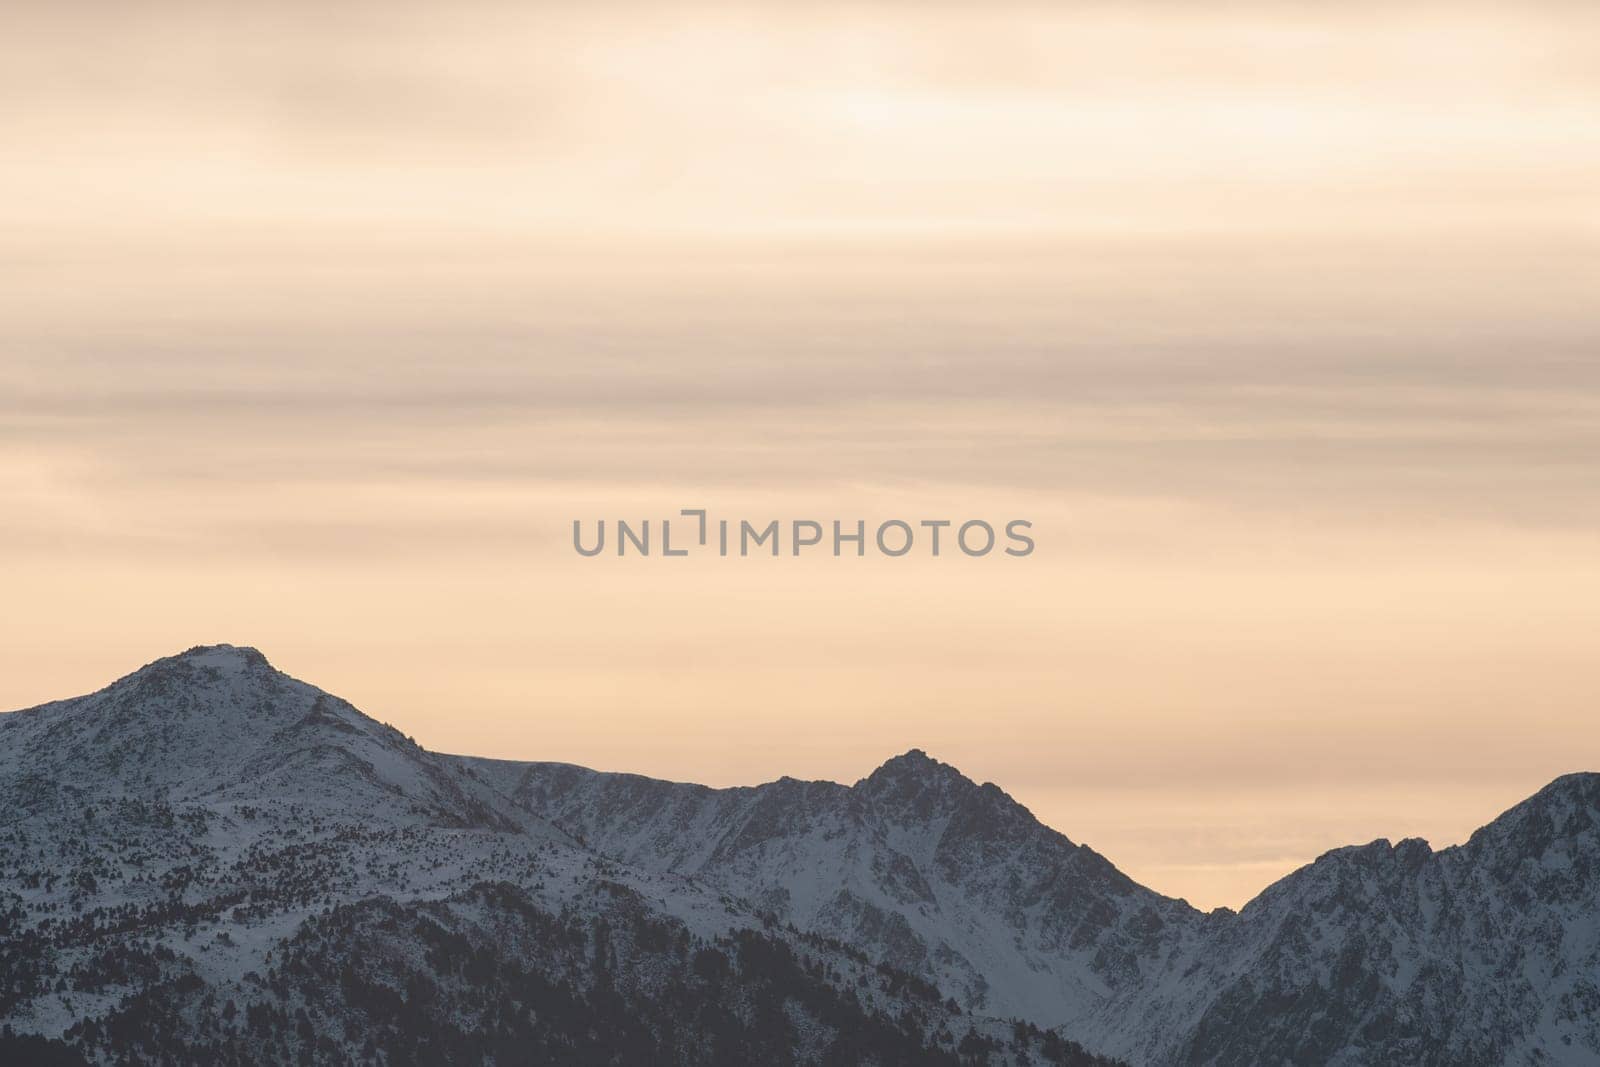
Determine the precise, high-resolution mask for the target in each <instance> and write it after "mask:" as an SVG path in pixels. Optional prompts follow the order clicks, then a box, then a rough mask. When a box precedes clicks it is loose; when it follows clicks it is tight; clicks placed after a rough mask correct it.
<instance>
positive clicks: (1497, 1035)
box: [482, 751, 1600, 1064]
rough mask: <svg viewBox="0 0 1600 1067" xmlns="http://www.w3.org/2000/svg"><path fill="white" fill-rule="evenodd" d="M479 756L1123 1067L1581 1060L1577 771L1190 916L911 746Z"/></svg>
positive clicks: (1591, 806) (1596, 998) (1591, 866)
mask: <svg viewBox="0 0 1600 1067" xmlns="http://www.w3.org/2000/svg"><path fill="white" fill-rule="evenodd" d="M482 766H484V768H485V773H486V774H487V775H489V776H490V777H492V778H493V779H494V780H495V781H496V782H498V783H499V784H500V786H501V788H502V789H503V790H504V791H505V792H507V793H508V794H510V795H511V796H512V797H513V798H514V799H516V800H517V801H518V802H519V803H521V804H523V805H524V806H525V807H526V808H527V809H528V810H529V811H530V812H533V813H537V814H539V815H541V816H542V817H545V818H547V819H549V820H550V821H551V822H553V823H555V824H556V825H558V826H560V827H563V828H565V829H567V830H569V831H570V832H572V833H574V834H575V835H577V836H579V837H581V838H582V839H583V840H584V841H586V842H587V843H588V844H589V845H591V846H592V847H594V848H596V849H597V850H599V851H600V852H602V853H605V854H607V855H611V856H615V857H617V858H618V859H620V860H623V861H624V862H626V863H628V864H629V865H631V866H634V867H636V868H640V869H647V870H658V871H669V872H674V873H681V874H690V875H692V876H694V877H695V878H696V879H698V880H700V881H702V882H705V883H708V884H714V885H719V886H722V887H724V888H726V889H727V890H728V891H729V892H732V893H736V894H738V895H739V896H740V897H742V898H745V899H748V900H751V901H753V902H756V904H757V906H758V907H761V908H765V909H768V910H770V911H772V912H773V913H774V914H775V915H776V916H777V917H778V918H779V919H781V920H783V921H788V922H794V923H795V924H797V925H798V926H800V927H801V928H802V929H808V930H815V931H818V932H822V933H825V934H828V935H830V936H833V937H838V938H840V939H843V940H847V941H849V942H850V943H852V944H856V945H860V946H863V947H865V948H866V949H867V950H868V951H869V952H871V953H873V954H874V955H877V956H878V957H880V958H883V959H887V960H891V961H893V962H894V963H895V964H896V965H897V966H900V967H903V968H905V969H907V970H910V971H912V972H913V973H917V974H921V975H923V976H924V977H926V978H928V979H929V980H931V981H934V982H936V983H937V984H939V985H940V986H941V987H942V988H945V989H948V990H950V991H952V992H955V993H956V995H957V996H959V997H961V998H962V999H963V1001H964V1002H965V1003H968V1004H970V1005H974V1006H981V1007H982V1009H983V1010H985V1011H987V1012H990V1013H992V1014H996V1015H1001V1016H1013V1015H1014V1016H1019V1017H1022V1018H1026V1019H1029V1020H1032V1021H1034V1022H1036V1023H1038V1024H1040V1025H1042V1026H1047V1027H1048V1026H1064V1028H1065V1029H1066V1030H1067V1032H1069V1033H1071V1034H1073V1035H1074V1036H1075V1037H1077V1038H1079V1039H1080V1040H1082V1041H1084V1042H1085V1043H1086V1044H1087V1045H1089V1046H1090V1047H1091V1048H1095V1049H1098V1050H1100V1051H1103V1052H1106V1053H1108V1054H1111V1055H1116V1056H1120V1057H1124V1058H1127V1059H1129V1060H1130V1061H1132V1062H1135V1063H1162V1064H1164V1063H1217V1064H1255V1063H1319V1064H1320V1063H1348V1064H1388V1063H1398V1062H1404V1063H1437V1064H1471V1063H1484V1064H1490V1063H1521V1062H1527V1063H1570V1064H1580V1063H1590V1064H1592V1063H1596V1062H1600V1024H1597V1022H1596V1020H1597V1018H1600V941H1597V930H1600V918H1597V917H1600V877H1597V870H1600V837H1597V832H1596V826H1597V824H1600V776H1596V775H1592V774H1587V775H1572V776H1568V777H1566V778H1563V779H1560V780H1559V781H1557V782H1555V783H1553V784H1552V785H1551V786H1550V787H1548V788H1547V789H1545V790H1543V791H1541V792H1540V793H1539V794H1538V795H1537V796H1535V797H1533V798H1531V799H1530V800H1528V801H1526V802H1525V803H1524V804H1522V805H1519V806H1518V807H1517V808H1514V809H1512V810H1511V811H1510V812H1507V813H1506V814H1505V815H1504V816H1502V817H1501V818H1500V819H1498V820H1496V821H1495V822H1494V823H1493V824H1491V825H1490V826H1488V827H1486V828H1484V829H1483V830H1481V831H1479V832H1478V834H1476V835H1475V836H1474V837H1473V838H1472V840H1471V841H1470V842H1469V843H1468V844H1467V845H1465V846H1462V847H1460V848H1452V849H1446V850H1444V851H1441V852H1438V853H1435V852H1434V851H1433V850H1432V849H1430V848H1429V847H1428V845H1427V844H1426V843H1425V842H1422V841H1403V842H1401V843H1400V844H1398V845H1394V846H1391V845H1390V844H1389V843H1388V842H1387V841H1376V842H1373V843H1371V844H1369V845H1365V846H1359V847H1352V848H1345V849H1338V850H1335V851H1333V852H1330V853H1328V854H1327V855H1325V856H1323V857H1322V858H1320V859H1319V860H1317V861H1316V862H1315V863H1313V864H1311V865H1309V866H1307V867H1305V868H1303V869H1301V870H1300V871H1297V872H1295V873H1294V874H1292V875H1290V876H1289V877H1287V878H1285V879H1283V880H1282V881H1280V882H1279V883H1277V884H1275V885H1273V886H1271V887H1269V888H1268V889H1267V890H1266V891H1265V892H1263V893H1262V894H1261V895H1260V897H1258V898H1257V899H1255V900H1254V901H1252V902H1251V903H1250V904H1249V905H1247V906H1246V907H1245V908H1244V909H1243V910H1242V911H1241V912H1239V913H1237V914H1235V913H1233V912H1231V911H1228V910H1226V909H1219V910H1218V911H1216V912H1213V913H1210V914H1202V913H1200V912H1197V911H1195V910H1194V909H1192V908H1190V907H1189V906H1188V905H1186V904H1184V903H1183V902H1181V901H1175V900H1171V899H1168V898H1164V897H1161V896H1159V895H1158V894H1155V893H1153V892H1151V891H1149V890H1147V889H1144V888H1143V887H1140V886H1138V885H1136V884H1134V883H1133V882H1132V881H1131V880H1129V879H1128V878H1126V877H1125V876H1124V875H1122V874H1121V873H1120V872H1118V871H1117V870H1116V869H1115V868H1114V867H1113V866H1112V865H1111V864H1110V863H1109V862H1107V861H1106V860H1105V859H1103V858H1102V857H1100V856H1099V855H1098V854H1096V853H1095V852H1093V851H1092V850H1090V849H1088V848H1087V847H1085V846H1081V845H1077V844H1074V843H1073V842H1071V841H1070V840H1068V839H1067V838H1065V837H1063V836H1062V835H1060V834H1057V833H1055V832H1054V831H1052V830H1050V829H1048V828H1047V827H1044V826H1042V825H1040V824H1039V823H1037V822H1036V821H1035V820H1034V819H1033V818H1032V816H1031V815H1030V814H1029V813H1028V812H1027V811H1026V810H1025V809H1024V808H1022V807H1021V806H1020V805H1018V804H1016V803H1015V802H1014V801H1012V800H1011V799H1010V798H1009V797H1007V796H1006V795H1005V793H1003V792H1002V791H1001V790H999V789H998V788H996V787H995V786H993V785H982V786H980V785H977V784H976V783H973V782H971V781H969V780H967V779H966V778H964V777H962V776H961V775H960V774H959V773H958V772H957V771H955V770H954V769H953V768H951V767H949V766H947V765H944V764H941V763H939V762H937V761H935V760H932V759H930V758H928V757H927V756H926V755H924V754H923V753H921V752H918V751H912V752H910V753H908V754H906V755H905V756H901V757H898V758H896V759H893V760H890V761H889V762H888V763H886V764H885V765H884V766H883V767H881V768H879V770H877V771H876V772H874V773H873V774H872V775H871V776H869V777H867V778H865V779H863V780H861V781H860V782H857V783H856V784H855V785H853V786H849V787H846V786H842V785H837V784H834V783H828V782H797V781H794V780H792V779H784V780H782V781H778V782H774V783H771V784H770V785H765V786H758V787H753V788H742V789H726V790H713V789H707V788H704V787H700V786H690V785H681V784H677V783H667V782H656V781H652V780H650V779H645V778H640V777H638V776H634V775H617V774H599V773H596V772H593V771H586V770H583V769H582V768H577V767H572V766H567V765H562V764H524V765H517V764H508V763H498V764H494V765H493V766H489V765H487V764H482Z"/></svg>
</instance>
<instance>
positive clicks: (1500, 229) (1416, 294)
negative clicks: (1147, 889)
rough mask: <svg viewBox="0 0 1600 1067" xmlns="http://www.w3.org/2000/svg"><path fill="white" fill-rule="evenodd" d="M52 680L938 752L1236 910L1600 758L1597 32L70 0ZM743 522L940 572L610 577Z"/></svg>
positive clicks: (598, 742)
mask: <svg viewBox="0 0 1600 1067" xmlns="http://www.w3.org/2000/svg"><path fill="white" fill-rule="evenodd" d="M7 22H8V27H7V31H6V33H4V34H0V99H4V100H5V101H7V103H6V105H5V106H4V107H3V108H0V277H3V278H4V281H5V284H4V285H3V286H0V589H3V590H4V597H5V603H6V606H7V609H8V610H6V611H4V612H0V707H4V708H19V707H25V706H29V705H32V704H36V703H39V702H42V701H45V700H50V699H55V698H59V697H63V696H67V695H72V694H77V693H82V692H87V691H90V690H92V689H95V688H98V687H99V686H101V685H104V684H106V683H107V682H109V681H111V680H112V679H113V678H115V677H117V676H119V675H121V674H124V673H126V672H128V671H130V670H132V669H134V668H136V667H137V666H139V665H141V664H143V663H145V662H148V661H149V660H151V659H154V658H157V657H159V656H162V655H166V654H170V653H172V652H176V651H179V650H181V649H183V648H187V647H189V646H191V645H194V644H199V643H213V642H223V641H225V642H231V643H235V644H249V645H254V646H257V647H259V648H260V649H262V651H263V652H264V653H265V654H266V655H267V656H268V658H269V659H271V660H272V661H273V662H274V663H275V664H276V665H277V666H278V667H280V668H281V669H284V670H287V671H289V672H290V673H292V674H295V675H296V676H299V677H302V678H304V679H306V680H308V681H311V682H313V683H315V684H317V685H320V686H322V687H323V688H326V689H329V690H331V691H333V692H336V693H338V694H340V695H341V696H344V697H346V698H347V699H350V700H351V701H352V702H354V703H355V704H356V705H357V706H359V707H361V708H362V709H363V710H365V711H367V712H368V713H370V714H372V715H374V716H375V717H377V718H380V719H383V720H385V721H388V722H392V723H394V724H395V725H397V726H399V727H400V728H402V729H403V730H405V731H406V732H408V733H410V734H412V735H413V736H415V737H416V738H417V740H418V741H420V742H421V743H423V744H425V745H427V746H428V747H430V748H434V749H439V750H444V751H453V752H470V753H476V754H482V755H492V756H501V757H506V758H527V759H554V760H567V761H572V762H577V763H582V764H585V765H589V766H594V767H599V768H603V769H620V770H631V771H637V772H641V773H647V774H651V775H656V776H660V777H667V778H674V779H686V780H694V781H702V782H707V783H710V784H714V785H732V784H748V783H753V782H758V781H764V780H770V779H772V778H776V777H778V776H779V775H783V774H789V775H794V776H797V777H808V778H809V777H815V778H829V779H834V780H839V781H845V782H850V781H854V780H856V779H857V778H860V777H862V776H864V775H866V774H867V773H869V772H870V771H871V770H872V768H873V767H875V766H876V765H877V764H879V763H881V762H882V761H883V760H884V759H886V758H888V757H890V756H892V755H895V754H898V753H900V752H903V751H905V750H907V749H909V748H912V747H920V748H923V749H926V750H927V751H928V752H929V753H930V754H932V755H934V756H936V757H938V758H940V759H943V760H945V761H947V762H950V763H953V764H955V765H956V766H958V767H960V768H961V769H962V770H963V771H965V772H966V773H967V774H969V775H970V776H971V777H973V778H975V779H977V780H979V781H984V780H992V781H994V782H996V783H998V784H1000V785H1001V786H1003V787H1004V788H1005V789H1006V790H1007V791H1008V792H1010V793H1011V794H1012V795H1013V796H1015V797H1016V798H1017V799H1018V800H1020V801H1021V802H1023V803H1024V804H1026V805H1028V806H1029V807H1030V808H1031V809H1032V810H1033V811H1034V812H1035V814H1037V815H1038V816H1039V817H1040V818H1041V819H1042V820H1044V821H1045V822H1047V823H1048V824H1050V825H1052V826H1054V827H1056V828H1057V829H1059V830H1061V831H1062V832H1064V833H1066V834H1067V835H1068V836H1069V837H1071V838H1073V839H1074V840H1077V841H1083V842H1087V843H1088V844H1091V845H1093V846H1094V847H1095V848H1096V849H1097V850H1098V851H1100V852H1102V853H1104V854H1105V855H1107V856H1108V857H1109V858H1110V859H1112V860H1113V862H1116V863H1117V864H1118V865H1119V866H1121V867H1122V868H1123V869H1124V870H1126V871H1127V872H1128V873H1129V874H1131V875H1132V876H1134V877H1135V878H1138V879H1139V880H1141V881H1143V882H1145V883H1146V884H1148V885H1150V886H1151V887H1153V888H1155V889H1157V890H1160V891H1162V892H1165V893H1169V894H1172V895H1176V896H1183V897H1186V898H1187V899H1189V900H1191V901H1192V902H1193V903H1196V904H1197V905H1199V906H1202V907H1212V906H1216V905H1229V906H1235V907H1236V906H1239V905H1241V904H1242V903H1244V901H1246V900H1247V899H1249V898H1250V897H1251V896H1253V895H1254V894H1255V893H1256V892H1257V891H1259V890H1260V889H1261V888H1263V887H1264V886H1265V885H1267V884H1268V883H1270V882H1271V881H1272V880H1273V879H1275V878H1277V877H1280V876H1281V875H1283V874H1285V873H1287V872H1288V871H1290V870H1292V869H1293V868H1294V867H1296V866H1298V865H1300V864H1302V863H1305V862H1308V861H1309V860H1311V859H1313V858H1314V857H1315V856H1317V855H1318V854H1320V853H1321V852H1323V851H1325V850H1326V849H1328V848H1332V847H1336V846H1339V845H1343V844H1349V843H1358V842H1365V841H1368V840H1371V839H1373V838H1376V837H1389V838H1391V839H1394V840H1398V839H1400V838H1402V837H1406V836H1423V837H1427V838H1428V839H1430V840H1431V841H1432V842H1433V843H1434V844H1435V845H1436V846H1443V845H1446V844H1449V843H1453V842H1458V841H1461V840H1464V839H1465V837H1466V835H1467V834H1468V833H1470V831H1471V830H1472V829H1473V828H1475V827H1477V826H1478V825H1481V824H1482V823H1484V822H1486V821H1488V820H1489V819H1490V818H1492V817H1493V816H1494V815H1496V814H1497V813H1498V812H1499V811H1501V810H1503V809H1504V808H1506V807H1508V806H1509V805H1511V804H1512V803H1515V802H1516V801H1517V800H1519V799H1521V798H1523V797H1524V796H1526V795H1528V794H1530V793H1531V792H1533V791H1534V790H1536V789H1537V788H1539V787H1540V786H1541V785H1543V784H1545V783H1546V782H1547V781H1548V780H1549V779H1551V778H1553V777H1555V776H1556V775H1558V774H1561V773H1565V772H1569V771H1575V770H1582V769H1587V770H1594V769H1600V726H1597V725H1596V715H1595V709H1596V697H1597V695H1600V656H1597V655H1596V654H1595V639H1594V635H1595V634H1596V633H1600V539H1597V537H1596V532H1597V529H1600V356H1597V352H1600V303H1597V301H1596V300H1595V299H1594V294H1595V293H1596V292H1597V291H1600V257H1597V252H1600V193H1597V190H1600V33H1597V32H1596V31H1597V30H1600V14H1597V13H1596V12H1595V11H1594V10H1593V9H1591V8H1586V7H1584V6H1582V5H1577V4H1572V5H1568V4H1563V3H1527V4H1518V5H1481V6H1480V5H1472V4H1467V3H1433V4H1423V3H1411V4H1406V3H1401V4H1391V5H1377V4H1361V3H1358V4H1351V5H1338V6H1337V8H1335V7H1333V6H1330V5H1321V4H1309V3H1306V4H1296V3H1275V4H1249V3H1236V4H1221V5H1205V6H1204V7H1201V6H1199V5H1181V4H1176V3H1134V4H1116V5H1110V4H1106V5H1097V4H1062V5H1031V4H1022V3H1001V4H984V5H978V4H970V5H968V4H957V3H944V4H931V5H907V4H898V3H888V2H885V3H869V4H848V5H846V4H828V3H822V4H806V5H778V4H771V5H768V4H759V3H757V4H743V5H734V4H727V5H713V4H698V5H678V4H650V5H645V4H632V3H610V4H600V5H591V6H586V7H584V8H583V9H581V10H580V9H579V8H578V7H576V6H573V7H570V8H569V7H565V6H556V5H548V6H541V5H510V4H507V5H503V6H502V5H494V4H489V3H484V2H482V0H474V2H471V3H466V4H460V5H444V4H420V3H411V4H385V5H376V4H372V5H364V4H359V3H350V4H338V5H321V4H315V5H314V4H310V3H303V4H302V3H277V4H266V3H259V4H255V3H246V4H239V5H229V6H227V7H226V8H223V7H218V6H216V5H202V4H198V3H196V4H185V3H178V2H175V0H158V2H153V3H150V4H141V5H125V6H120V7H115V8H107V7H106V6H105V5H98V4H95V5H91V4H87V3H85V4H72V3H67V4H62V5H48V6H46V5H31V6H30V8H29V9H28V10H24V11H17V12H12V13H9V14H8V16H7ZM687 507H705V508H708V509H710V511H711V512H712V514H713V516H725V517H730V518H734V519H737V518H741V517H748V518H750V519H752V520H763V521H764V520H765V519H767V518H779V519H785V520H787V519H795V518H816V519H822V520H828V519H833V518H839V519H843V520H846V521H853V520H854V519H856V518H862V519H866V520H869V521H872V522H876V521H878V520H881V519H884V518H891V517H899V518H904V519H907V520H910V521H913V522H915V521H917V520H920V519H925V518H926V519H934V518H951V519H955V520H958V521H959V520H962V519H966V518H983V519H987V520H989V521H991V522H994V523H995V524H996V525H997V526H998V525H1001V524H1003V523H1004V522H1005V521H1007V520H1009V519H1012V518H1023V519H1027V520H1029V521H1031V522H1032V523H1033V534H1034V537H1035V540H1036V543H1037V546H1038V547H1037V549H1036V551H1035V552H1034V553H1033V554H1032V555H1031V556H1029V557H1027V558H1024V559H1014V558H1008V557H1003V556H998V555H996V556H992V557H985V558H983V559H966V558H963V557H960V556H958V555H956V556H945V557H941V558H939V559H937V560H935V559H931V558H927V557H925V556H923V555H921V554H920V553H914V554H912V555H910V556H907V557H905V558H902V559H884V558H882V557H877V556H869V557H868V558H865V559H852V558H848V557H846V558H842V559H833V558H831V557H826V556H817V557H806V558H801V559H794V558H792V557H787V556H786V557H783V558H780V559H776V560H773V559H770V558H760V559H717V558H715V557H711V558H704V557H695V558H690V559H684V560H677V559H674V560H666V559H661V558H656V557H652V558H649V559H634V558H629V559H617V558H615V557H613V556H610V555H606V556H602V557H598V558H595V559H586V558H582V557H579V556H578V555H577V554H576V553H574V552H573V551H572V548H571V540H570V534H571V523H572V520H574V519H582V520H584V521H585V523H586V524H592V523H593V522H594V521H595V520H598V519H600V518H606V519H607V520H609V521H611V522H615V520H617V519H618V518H624V519H628V520H630V521H634V522H637V521H639V520H642V519H645V518H650V519H652V520H655V521H657V522H658V521H659V520H660V519H661V518H665V517H669V516H673V515H676V514H677V512H678V510H679V509H681V508H687Z"/></svg>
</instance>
